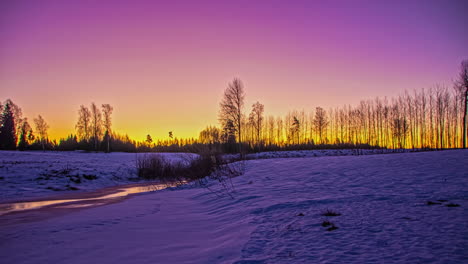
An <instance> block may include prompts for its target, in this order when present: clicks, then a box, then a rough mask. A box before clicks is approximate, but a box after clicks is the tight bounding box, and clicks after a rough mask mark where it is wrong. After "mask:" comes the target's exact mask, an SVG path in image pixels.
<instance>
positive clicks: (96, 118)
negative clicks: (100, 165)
mask: <svg viewBox="0 0 468 264" xmlns="http://www.w3.org/2000/svg"><path fill="white" fill-rule="evenodd" d="M91 134H92V136H93V140H94V150H98V144H99V139H100V138H101V137H102V114H101V110H99V108H98V107H97V106H96V104H94V103H92V104H91Z"/></svg>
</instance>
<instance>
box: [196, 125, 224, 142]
mask: <svg viewBox="0 0 468 264" xmlns="http://www.w3.org/2000/svg"><path fill="white" fill-rule="evenodd" d="M198 139H199V141H200V143H202V144H216V143H220V141H221V131H220V129H219V128H217V127H213V126H208V127H207V128H205V129H203V130H202V131H201V132H200V135H199V137H198Z"/></svg>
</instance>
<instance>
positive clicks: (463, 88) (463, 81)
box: [456, 60, 468, 148]
mask: <svg viewBox="0 0 468 264" xmlns="http://www.w3.org/2000/svg"><path fill="white" fill-rule="evenodd" d="M456 85H457V87H458V89H459V94H460V95H461V96H462V98H461V100H462V103H463V108H464V110H463V135H462V136H463V148H467V143H468V142H467V140H466V138H467V135H468V131H467V126H468V118H467V115H468V60H464V61H463V62H462V63H461V67H460V76H459V79H458V80H457V82H456Z"/></svg>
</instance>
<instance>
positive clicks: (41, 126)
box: [34, 115, 49, 150]
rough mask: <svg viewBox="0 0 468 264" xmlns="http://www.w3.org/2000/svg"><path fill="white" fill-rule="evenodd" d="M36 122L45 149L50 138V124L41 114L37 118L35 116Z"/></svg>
mask: <svg viewBox="0 0 468 264" xmlns="http://www.w3.org/2000/svg"><path fill="white" fill-rule="evenodd" d="M34 124H35V125H36V131H37V133H38V135H39V142H40V143H41V146H42V150H45V143H46V142H47V140H48V139H47V130H48V129H49V125H48V124H47V123H46V121H45V120H44V118H42V116H41V115H38V116H37V118H34Z"/></svg>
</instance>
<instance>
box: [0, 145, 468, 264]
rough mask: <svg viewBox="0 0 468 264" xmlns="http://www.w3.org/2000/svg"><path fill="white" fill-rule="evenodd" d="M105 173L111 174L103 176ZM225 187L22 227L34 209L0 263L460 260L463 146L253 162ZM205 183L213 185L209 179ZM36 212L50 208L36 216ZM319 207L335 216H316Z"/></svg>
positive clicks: (20, 218) (181, 191)
mask: <svg viewBox="0 0 468 264" xmlns="http://www.w3.org/2000/svg"><path fill="white" fill-rule="evenodd" d="M91 155H92V154H91ZM115 155H120V154H118V153H116V154H115ZM95 162H96V164H101V163H102V164H104V162H106V161H99V159H96V161H95ZM130 162H132V161H131V159H129V160H128V163H127V164H130ZM82 164H85V163H82ZM113 164H114V163H113ZM124 164H125V163H124V162H122V163H119V164H118V165H115V164H114V165H113V166H117V167H118V166H122V165H124ZM2 165H5V164H2ZM77 166H78V165H77ZM79 166H83V165H79ZM79 166H78V168H79ZM108 166H111V165H110V164H109V165H108ZM86 167H88V168H89V167H90V166H86ZM103 167H106V166H103ZM113 168H114V170H115V169H116V167H113ZM1 170H2V173H3V172H4V170H5V169H4V168H2V169H1ZM112 171H113V170H112V168H108V173H109V175H112V174H111V173H112ZM122 171H124V169H122ZM116 175H117V174H116ZM24 177H26V176H24ZM122 177H127V176H122ZM1 181H5V179H4V180H1ZM2 184H5V183H4V182H2ZM8 184H10V185H11V184H12V183H8ZM233 184H234V187H235V191H234V192H233V193H232V194H233V198H231V197H230V196H228V195H223V196H221V197H219V196H218V195H215V194H214V193H213V192H210V191H208V190H207V189H206V188H203V187H199V186H196V185H187V186H183V187H178V188H173V189H166V190H162V191H158V192H151V193H147V194H142V195H136V196H133V197H132V198H129V199H126V200H123V201H121V202H117V203H113V204H108V205H103V206H98V207H92V208H85V209H80V210H71V211H67V212H66V213H61V214H57V215H54V216H50V217H47V218H44V219H41V220H29V221H28V219H29V218H32V216H33V215H34V214H37V212H36V213H34V211H30V212H22V213H15V214H8V215H3V216H0V237H1V238H2V239H1V240H0V259H1V260H2V263H464V262H466V260H467V259H468V209H467V207H468V201H467V199H468V151H466V150H451V151H441V152H420V153H403V154H394V155H368V156H337V157H316V158H287V159H286V158H284V159H281V158H278V159H262V160H250V161H247V162H246V172H245V174H244V175H242V176H239V177H237V178H234V179H233ZM31 186H33V185H31ZM209 187H210V188H211V189H216V188H219V185H218V183H216V182H211V183H209ZM2 188H4V187H2ZM2 191H3V189H2ZM2 195H3V194H2ZM41 210H47V209H40V210H37V211H38V212H39V211H41ZM327 210H331V211H334V212H336V213H339V214H340V215H339V216H323V215H322V214H323V213H324V212H325V211H327ZM324 221H329V222H332V223H333V224H334V225H335V226H336V227H338V229H335V230H332V231H327V229H328V228H330V226H326V227H323V226H322V224H323V222H324Z"/></svg>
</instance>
